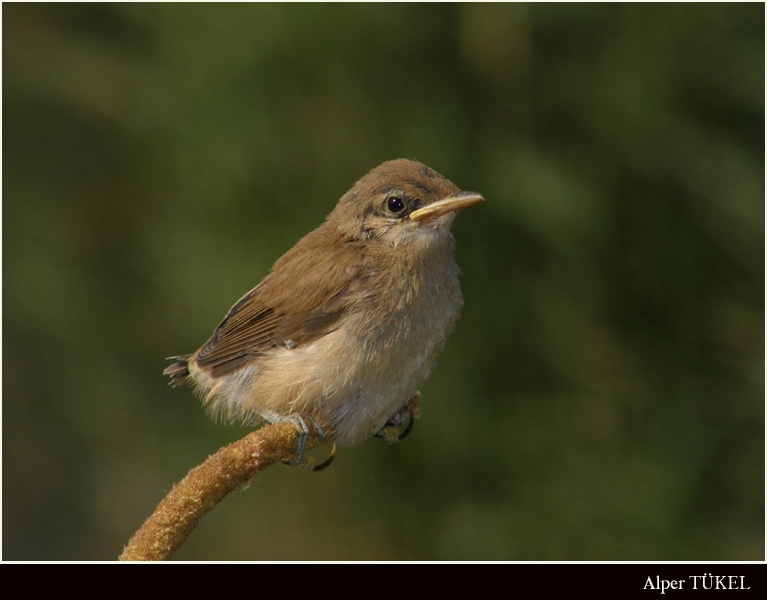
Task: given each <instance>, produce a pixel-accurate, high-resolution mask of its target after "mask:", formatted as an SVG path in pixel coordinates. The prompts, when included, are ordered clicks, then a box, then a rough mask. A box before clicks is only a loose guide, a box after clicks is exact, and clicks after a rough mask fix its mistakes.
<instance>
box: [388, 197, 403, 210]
mask: <svg viewBox="0 0 767 600" xmlns="http://www.w3.org/2000/svg"><path fill="white" fill-rule="evenodd" d="M386 208H387V209H389V212H392V213H398V212H401V211H402V210H403V209H404V208H405V201H404V200H403V199H402V198H400V197H399V196H389V198H388V199H387V200H386Z"/></svg>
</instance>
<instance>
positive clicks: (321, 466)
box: [311, 444, 336, 473]
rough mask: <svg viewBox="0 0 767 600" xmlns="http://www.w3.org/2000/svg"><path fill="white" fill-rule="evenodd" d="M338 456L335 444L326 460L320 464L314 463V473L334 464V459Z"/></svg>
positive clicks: (312, 469)
mask: <svg viewBox="0 0 767 600" xmlns="http://www.w3.org/2000/svg"><path fill="white" fill-rule="evenodd" d="M335 458H336V445H335V444H333V448H332V449H331V450H330V456H328V457H327V458H326V459H325V461H324V462H321V463H320V464H318V465H314V466H313V467H311V471H312V473H319V472H320V471H324V470H325V469H327V468H328V467H329V466H330V465H332V464H333V460H334V459H335Z"/></svg>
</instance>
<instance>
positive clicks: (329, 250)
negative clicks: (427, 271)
mask: <svg viewBox="0 0 767 600" xmlns="http://www.w3.org/2000/svg"><path fill="white" fill-rule="evenodd" d="M322 240H323V236H321V235H318V231H315V232H313V233H311V234H309V235H308V236H306V237H305V238H303V239H302V240H301V241H300V242H299V243H298V244H297V245H296V246H295V247H294V248H293V249H292V250H290V251H289V252H288V253H287V254H285V256H283V257H282V258H281V259H280V260H279V261H277V263H276V264H275V265H274V267H273V268H272V271H271V272H270V273H269V275H267V276H266V277H265V278H264V280H263V281H262V282H261V283H260V284H259V285H258V286H257V287H256V288H254V289H253V290H251V291H250V292H248V293H247V294H246V295H245V296H243V298H242V299H240V300H239V301H238V302H237V303H236V304H235V305H234V306H233V307H232V308H231V310H230V311H229V313H228V314H227V315H226V317H225V318H224V320H223V321H221V323H220V324H219V326H218V327H217V328H216V330H215V332H214V333H213V336H212V337H211V338H210V340H208V342H207V343H206V344H205V345H204V346H203V347H202V348H200V350H199V351H198V352H197V354H196V355H195V357H194V358H195V360H196V363H197V365H198V366H200V367H202V368H203V369H205V370H207V371H208V373H209V374H210V375H211V376H212V377H221V376H223V375H226V374H228V373H232V372H234V371H236V370H238V369H240V368H241V367H243V366H245V365H246V364H248V363H249V362H251V361H252V360H253V359H254V358H255V357H257V356H258V355H259V354H262V353H263V352H265V351H267V350H269V349H270V348H274V347H276V346H280V345H282V346H285V347H288V348H295V347H300V346H301V345H302V344H305V343H307V342H309V341H311V340H314V339H317V338H319V337H322V336H323V335H326V334H328V333H330V332H331V331H334V330H335V329H336V328H337V327H338V322H339V320H340V319H341V317H342V315H343V314H344V312H346V311H347V310H348V309H349V307H350V305H351V304H352V303H353V301H354V300H355V298H358V297H359V296H360V293H361V287H362V286H361V285H360V284H361V282H362V281H364V280H366V279H368V278H369V277H371V276H372V275H373V273H374V271H373V270H372V269H371V268H370V267H369V265H368V264H367V263H368V261H367V260H366V259H365V256H364V254H362V250H361V248H360V247H359V246H357V245H356V244H343V243H340V244H334V245H330V246H328V245H324V244H322Z"/></svg>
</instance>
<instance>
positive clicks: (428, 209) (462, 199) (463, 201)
mask: <svg viewBox="0 0 767 600" xmlns="http://www.w3.org/2000/svg"><path fill="white" fill-rule="evenodd" d="M484 200H485V199H484V198H483V197H482V195H481V194H477V193H476V192H458V193H457V194H453V195H452V196H448V197H447V198H443V199H442V200H437V201H436V202H434V203H432V204H429V206H424V207H423V208H419V209H418V210H414V211H413V212H411V213H410V220H411V221H422V220H423V219H433V218H435V217H441V216H442V215H446V214H447V213H451V212H455V211H457V210H461V209H462V208H466V207H467V206H474V205H475V204H479V203H480V202H484Z"/></svg>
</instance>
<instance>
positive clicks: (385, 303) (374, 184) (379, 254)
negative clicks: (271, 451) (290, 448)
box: [165, 159, 483, 462]
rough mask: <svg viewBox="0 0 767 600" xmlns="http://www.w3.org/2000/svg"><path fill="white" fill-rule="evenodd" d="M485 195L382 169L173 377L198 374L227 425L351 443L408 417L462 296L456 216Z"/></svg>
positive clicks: (425, 174) (399, 166) (412, 172)
mask: <svg viewBox="0 0 767 600" xmlns="http://www.w3.org/2000/svg"><path fill="white" fill-rule="evenodd" d="M482 200H483V198H482V196H481V195H479V194H476V193H473V192H461V191H460V190H459V189H458V188H457V187H456V186H455V185H453V184H452V183H451V182H450V181H448V180H447V179H445V178H444V177H442V176H441V175H439V174H438V173H436V172H435V171H433V170H432V169H430V168H429V167H427V166H425V165H423V164H421V163H418V162H414V161H410V160H403V159H400V160H392V161H389V162H385V163H383V164H382V165H380V166H378V167H376V168H375V169H373V170H372V171H370V173H368V174H367V175H365V176H364V177H363V178H362V179H360V180H359V181H358V182H357V183H356V184H355V185H354V187H352V189H351V190H349V191H348V192H347V193H346V194H345V195H344V196H343V197H342V198H341V199H340V200H339V202H338V204H337V205H336V207H335V209H334V210H333V212H331V213H330V214H329V215H328V217H327V218H326V219H325V222H324V223H323V224H322V225H320V226H319V227H318V228H317V229H315V230H314V231H312V232H311V233H310V234H308V235H307V236H305V237H304V238H303V239H301V240H300V241H299V242H298V243H297V244H296V245H295V246H294V247H293V248H292V249H291V250H289V251H288V252H287V253H286V254H285V255H284V256H283V257H282V258H280V259H279V260H278V261H277V262H276V263H275V264H274V266H273V267H272V270H271V271H270V272H269V274H268V275H267V276H266V277H264V279H263V281H262V282H261V283H260V284H258V285H257V286H256V287H255V288H254V289H252V290H251V291H250V292H248V293H247V294H245V296H243V297H242V298H241V299H240V300H239V302H237V303H236V304H235V305H234V306H233V307H232V308H231V310H230V311H229V313H228V314H227V315H226V317H225V318H224V320H223V321H221V323H220V324H219V326H218V327H217V328H216V330H215V331H214V332H213V336H212V337H211V338H210V340H208V342H207V343H206V344H205V345H204V346H203V347H202V348H200V349H199V350H198V351H197V352H195V353H194V354H191V355H187V356H178V357H172V358H173V359H174V360H176V361H177V362H175V363H173V364H172V365H170V366H169V367H168V368H167V369H165V374H167V375H170V376H171V382H170V383H171V385H173V386H176V385H180V384H181V383H183V382H184V381H186V380H187V379H190V378H191V379H192V380H193V381H194V383H195V384H196V385H197V386H198V387H199V388H200V389H201V390H202V391H203V392H204V394H205V400H204V403H205V405H206V406H207V407H209V409H210V410H211V411H212V413H213V414H214V415H218V416H221V417H223V418H224V419H226V420H228V421H239V422H244V423H253V424H255V423H260V422H263V421H267V422H270V423H274V422H279V421H285V420H289V421H292V422H293V423H294V424H295V425H296V428H297V429H298V430H299V432H300V433H302V434H307V433H308V432H309V429H308V425H307V421H308V422H311V423H312V424H313V425H314V426H315V428H317V430H318V432H319V433H320V434H321V435H324V436H325V437H326V438H327V439H329V440H332V441H334V442H337V443H338V444H340V445H342V446H348V445H351V444H354V443H356V442H359V441H361V440H364V439H365V438H367V437H370V436H372V435H374V434H376V433H377V432H379V431H381V430H382V428H384V427H385V426H386V425H387V423H389V422H390V421H391V420H392V419H394V420H395V421H396V422H399V423H401V422H402V418H401V417H402V413H403V411H404V410H406V407H407V406H409V401H410V400H411V398H414V397H415V396H414V394H417V391H416V390H417V388H418V385H419V384H420V382H421V381H423V380H424V379H425V378H426V377H427V376H428V375H429V372H430V371H431V369H432V367H433V366H434V362H435V359H436V356H437V354H438V353H439V352H440V351H441V350H442V347H443V346H444V344H445V340H446V338H447V336H448V334H449V333H450V332H451V331H452V329H453V325H454V323H455V320H456V318H457V317H458V313H459V311H460V309H461V306H462V304H463V299H462V297H461V289H460V286H459V283H458V266H457V265H456V263H455V258H454V257H453V246H454V241H453V236H452V235H451V234H450V225H451V223H452V221H453V218H454V217H455V214H456V211H458V210H460V209H462V208H465V207H467V206H472V205H474V204H477V203H478V202H481V201H482ZM411 417H412V415H411ZM305 443H306V435H304V436H303V440H302V439H301V438H299V442H298V448H297V451H296V453H295V462H300V460H301V454H302V453H303V447H304V444H305Z"/></svg>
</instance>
